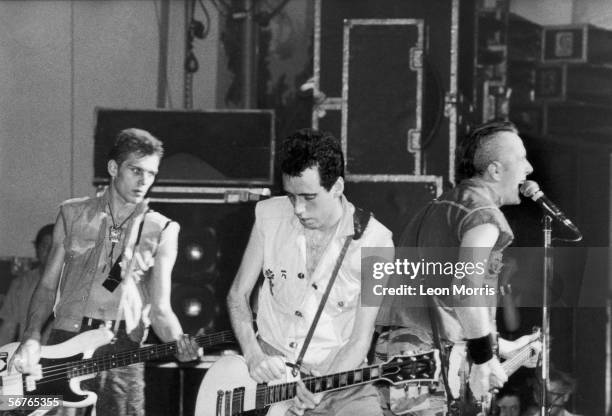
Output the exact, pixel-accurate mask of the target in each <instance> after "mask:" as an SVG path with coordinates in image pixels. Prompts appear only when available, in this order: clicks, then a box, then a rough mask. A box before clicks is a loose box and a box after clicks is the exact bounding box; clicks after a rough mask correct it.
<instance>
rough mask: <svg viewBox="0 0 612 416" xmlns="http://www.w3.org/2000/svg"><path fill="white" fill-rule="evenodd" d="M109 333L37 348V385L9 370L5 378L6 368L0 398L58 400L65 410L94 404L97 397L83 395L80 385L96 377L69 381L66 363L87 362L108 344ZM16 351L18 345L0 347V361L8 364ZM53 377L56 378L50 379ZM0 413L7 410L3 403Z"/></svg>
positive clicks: (97, 332) (1, 374) (0, 375)
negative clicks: (39, 368)
mask: <svg viewBox="0 0 612 416" xmlns="http://www.w3.org/2000/svg"><path fill="white" fill-rule="evenodd" d="M112 338H113V333H112V332H111V331H110V330H108V329H106V328H100V329H94V330H91V331H86V332H83V333H81V334H78V335H76V336H75V337H73V338H71V339H69V340H68V341H66V342H62V343H60V344H56V345H48V346H43V347H41V354H40V355H41V358H40V365H41V366H42V368H43V379H42V380H40V382H38V381H37V380H35V379H34V377H32V376H30V375H27V374H21V373H19V372H17V371H15V370H14V369H13V371H12V372H11V374H8V371H7V370H8V369H7V367H6V365H5V366H4V368H2V371H1V372H0V380H1V383H0V396H3V395H15V396H26V397H27V396H62V399H63V405H64V406H68V407H85V406H89V405H91V404H94V403H95V402H96V399H97V395H96V394H95V393H93V392H89V391H83V390H82V389H81V387H80V384H81V381H83V380H86V379H89V378H93V377H94V376H95V375H96V373H92V374H88V375H84V376H76V377H70V376H69V374H68V372H69V371H68V366H69V363H74V362H78V361H81V360H84V359H88V358H91V356H92V355H93V353H94V351H95V350H96V349H97V348H99V347H101V346H103V345H106V344H108V343H110V341H111V340H112ZM17 347H19V343H18V342H15V343H11V344H8V345H5V346H4V347H0V357H7V358H3V360H4V359H6V363H8V361H10V359H11V358H12V357H13V354H14V353H15V351H16V350H17ZM54 375H57V377H54ZM0 410H9V408H8V407H7V405H6V404H5V403H0Z"/></svg>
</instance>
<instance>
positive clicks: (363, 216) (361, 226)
mask: <svg viewBox="0 0 612 416" xmlns="http://www.w3.org/2000/svg"><path fill="white" fill-rule="evenodd" d="M371 216H372V213H371V212H368V211H364V210H362V209H361V208H357V207H355V212H354V213H353V229H354V230H355V234H353V235H349V236H348V237H346V240H344V245H343V246H342V250H341V251H340V254H339V255H338V259H337V260H336V265H335V266H334V270H333V271H332V275H331V277H330V278H329V282H328V283H327V288H326V289H325V293H323V296H322V297H321V302H320V303H319V307H318V309H317V313H316V314H315V316H314V319H313V320H312V323H311V324H310V328H309V329H308V333H307V334H306V338H305V339H304V345H302V349H301V350H300V354H299V355H298V358H297V360H296V362H295V364H292V365H291V367H292V369H291V374H293V376H294V377H297V375H298V374H299V372H300V368H301V367H302V361H303V360H304V355H305V354H306V350H307V349H308V344H310V340H311V339H312V336H313V335H314V331H315V329H316V327H317V323H318V322H319V318H321V314H322V313H323V307H324V306H325V303H326V302H327V298H328V297H329V294H330V293H331V289H332V286H333V285H334V282H335V281H336V277H337V276H338V271H339V270H340V265H342V261H343V260H344V256H345V255H346V251H347V250H348V246H349V244H351V240H359V239H360V238H361V236H362V235H363V232H364V231H365V229H366V227H367V226H368V222H369V221H370V217H371Z"/></svg>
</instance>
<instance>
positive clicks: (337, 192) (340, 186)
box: [331, 176, 344, 197]
mask: <svg viewBox="0 0 612 416" xmlns="http://www.w3.org/2000/svg"><path fill="white" fill-rule="evenodd" d="M331 191H332V193H333V195H334V197H339V196H341V195H342V194H343V193H344V178H343V177H342V176H339V177H338V179H336V182H335V183H334V184H333V185H332V187H331Z"/></svg>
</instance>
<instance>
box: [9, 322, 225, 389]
mask: <svg viewBox="0 0 612 416" xmlns="http://www.w3.org/2000/svg"><path fill="white" fill-rule="evenodd" d="M194 338H195V340H196V341H197V342H198V344H200V345H201V346H203V347H206V346H211V345H214V344H219V343H221V342H231V341H233V340H234V336H233V333H232V332H231V331H223V332H220V333H217V334H212V335H199V336H196V337H194ZM176 349H177V344H176V341H173V342H169V343H166V344H158V345H151V346H148V347H144V348H139V349H137V350H131V351H121V352H118V353H115V354H112V355H109V354H107V355H103V356H101V357H92V358H87V359H85V360H79V361H72V362H67V363H61V364H56V365H50V366H46V367H43V377H42V378H40V379H39V380H36V384H45V383H51V382H54V381H59V380H62V379H68V378H72V377H76V376H78V375H73V376H70V375H69V372H70V370H73V371H74V372H77V373H78V372H79V371H82V370H83V369H86V370H90V371H87V373H90V374H91V373H98V372H100V371H104V370H106V369H107V368H103V369H100V370H97V369H94V370H93V371H91V368H88V367H87V366H86V365H85V363H89V364H91V363H94V362H96V363H100V364H102V365H101V367H105V366H106V365H109V364H110V365H111V366H110V367H109V368H113V367H118V365H117V363H119V362H121V361H124V360H128V359H131V358H132V357H134V356H136V357H141V356H142V355H143V354H142V353H143V352H145V351H147V352H149V353H157V354H159V353H162V354H169V353H171V352H173V351H174V350H176ZM15 376H16V377H17V376H18V377H21V375H20V374H16V375H15ZM24 384H25V380H24Z"/></svg>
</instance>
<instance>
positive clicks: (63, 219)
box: [59, 205, 70, 247]
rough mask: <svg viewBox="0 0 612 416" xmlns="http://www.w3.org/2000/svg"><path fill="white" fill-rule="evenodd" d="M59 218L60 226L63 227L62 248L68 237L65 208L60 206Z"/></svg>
mask: <svg viewBox="0 0 612 416" xmlns="http://www.w3.org/2000/svg"><path fill="white" fill-rule="evenodd" d="M59 216H60V218H61V220H62V226H63V227H64V242H63V244H64V247H66V242H67V241H68V238H69V237H68V236H69V235H70V234H69V233H68V223H67V221H66V206H65V205H62V206H60V211H59Z"/></svg>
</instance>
